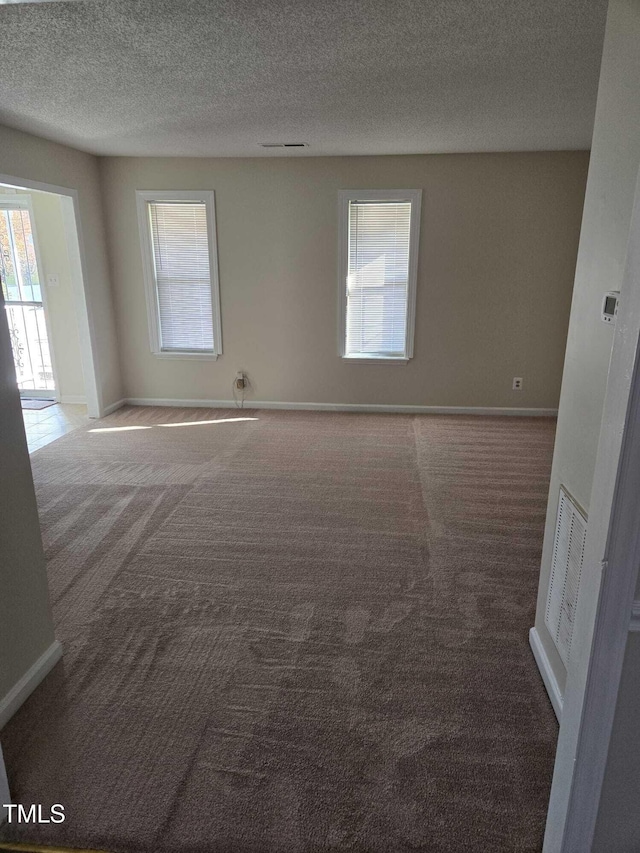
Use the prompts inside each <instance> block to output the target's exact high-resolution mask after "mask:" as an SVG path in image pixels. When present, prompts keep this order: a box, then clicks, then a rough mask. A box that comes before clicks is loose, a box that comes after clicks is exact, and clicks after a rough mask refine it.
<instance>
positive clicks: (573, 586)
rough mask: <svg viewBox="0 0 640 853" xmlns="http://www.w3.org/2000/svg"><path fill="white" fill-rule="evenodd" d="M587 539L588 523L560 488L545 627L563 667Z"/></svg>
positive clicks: (569, 648) (569, 653)
mask: <svg viewBox="0 0 640 853" xmlns="http://www.w3.org/2000/svg"><path fill="white" fill-rule="evenodd" d="M586 536H587V519H586V518H585V517H584V515H583V514H582V512H581V511H580V510H579V509H578V507H577V506H576V504H575V503H574V501H573V500H572V499H571V497H570V496H569V495H568V494H567V492H566V491H565V490H564V488H563V487H562V486H560V501H559V503H558V518H557V520H556V535H555V540H554V543H553V559H552V563H551V579H550V580H549V594H548V598H547V610H546V614H545V623H546V625H547V628H548V629H549V633H550V634H551V636H552V637H553V639H554V640H555V644H556V647H557V649H558V653H559V654H560V657H561V658H562V662H563V663H564V665H565V666H567V665H568V663H569V657H570V655H571V640H572V638H573V625H574V620H575V613H576V605H577V603H578V591H579V589H580V578H581V577H582V563H583V561H584V543H585V539H586Z"/></svg>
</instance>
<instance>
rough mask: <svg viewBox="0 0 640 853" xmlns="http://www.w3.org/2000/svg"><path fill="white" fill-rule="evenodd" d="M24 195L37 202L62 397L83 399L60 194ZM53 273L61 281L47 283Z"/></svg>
mask: <svg viewBox="0 0 640 853" xmlns="http://www.w3.org/2000/svg"><path fill="white" fill-rule="evenodd" d="M20 195H28V196H29V197H30V198H31V203H32V205H33V216H34V220H35V226H36V235H37V239H38V248H39V251H40V261H41V265H42V269H41V270H40V280H41V282H42V289H43V291H46V293H45V298H46V311H47V322H48V324H49V330H50V334H51V340H50V342H49V343H50V346H51V350H52V352H53V358H54V362H55V372H56V380H57V383H58V388H57V392H58V395H59V399H60V400H61V401H62V402H63V403H64V402H65V401H66V402H83V401H84V398H85V388H84V377H83V375H82V355H81V353H80V337H79V333H78V320H77V317H76V306H75V298H74V292H73V280H72V273H71V263H70V260H69V252H68V250H67V236H66V233H65V225H64V219H63V217H62V209H61V207H60V198H59V197H58V196H56V195H52V194H51V193H39V192H33V191H32V192H29V193H25V192H23V191H21V192H20ZM52 273H54V274H56V275H57V276H58V279H59V282H60V283H59V284H58V285H57V286H55V287H49V286H48V284H47V276H48V275H50V274H52Z"/></svg>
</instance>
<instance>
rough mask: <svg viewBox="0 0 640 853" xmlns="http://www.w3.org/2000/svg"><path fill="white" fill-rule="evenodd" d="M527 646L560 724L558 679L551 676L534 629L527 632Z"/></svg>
mask: <svg viewBox="0 0 640 853" xmlns="http://www.w3.org/2000/svg"><path fill="white" fill-rule="evenodd" d="M529 645H530V646H531V651H532V652H533V656H534V658H535V659H536V663H537V664H538V669H539V670H540V675H541V676H542V680H543V682H544V686H545V687H546V689H547V693H548V694H549V699H550V700H551V704H552V705H553V710H554V711H555V712H556V717H557V718H558V722H560V719H561V717H562V693H561V692H560V685H559V684H558V679H557V678H556V677H555V675H554V674H553V669H552V668H551V663H550V662H549V658H548V657H547V653H546V652H545V650H544V646H543V645H542V642H541V640H540V635H539V634H538V631H537V630H536V629H535V628H532V629H531V630H530V631H529Z"/></svg>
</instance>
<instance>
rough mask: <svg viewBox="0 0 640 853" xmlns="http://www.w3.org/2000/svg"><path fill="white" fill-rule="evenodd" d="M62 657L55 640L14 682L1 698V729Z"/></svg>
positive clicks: (60, 649)
mask: <svg viewBox="0 0 640 853" xmlns="http://www.w3.org/2000/svg"><path fill="white" fill-rule="evenodd" d="M61 657H62V646H61V645H60V643H59V642H58V641H57V640H54V642H53V643H51V645H50V646H49V648H48V649H47V650H46V652H45V653H44V654H42V655H40V657H39V658H38V660H37V661H36V662H35V663H34V664H33V666H31V667H29V669H28V670H27V671H26V672H25V674H24V675H23V676H22V678H21V679H20V680H19V681H18V682H17V684H14V686H13V687H12V688H11V690H10V691H9V692H8V693H7V695H6V696H4V698H2V699H0V729H2V728H3V727H4V726H5V725H6V724H7V722H8V721H9V720H10V719H11V717H12V716H13V715H14V714H15V712H16V711H17V710H18V708H19V707H20V706H21V705H22V703H23V702H25V701H26V700H27V699H28V698H29V696H30V695H31V694H32V693H33V691H34V690H35V689H36V687H37V686H38V685H39V684H40V682H41V681H42V680H43V679H44V678H45V676H47V675H48V674H49V673H50V672H51V670H52V669H53V667H54V666H55V665H56V664H57V663H58V661H59V660H60V658H61Z"/></svg>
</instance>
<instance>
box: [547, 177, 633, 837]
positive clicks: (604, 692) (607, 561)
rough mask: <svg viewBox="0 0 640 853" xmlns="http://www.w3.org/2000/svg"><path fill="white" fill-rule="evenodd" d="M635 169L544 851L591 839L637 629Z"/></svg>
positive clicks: (593, 834) (593, 833)
mask: <svg viewBox="0 0 640 853" xmlns="http://www.w3.org/2000/svg"><path fill="white" fill-rule="evenodd" d="M639 517H640V179H639V181H638V183H637V184H636V193H635V200H634V206H633V215H632V219H631V227H630V233H629V242H628V246H627V259H626V264H625V273H624V278H623V283H622V286H621V295H620V306H619V311H618V318H617V323H616V329H615V332H614V339H613V346H612V350H611V361H610V365H609V375H608V380H607V390H606V395H605V403H604V412H603V418H602V426H601V431H600V440H599V443H598V451H597V456H596V466H595V474H594V481H593V489H592V494H591V507H590V512H589V525H588V528H587V540H586V545H585V558H584V569H583V578H584V580H583V583H582V585H581V589H580V594H579V598H578V603H577V612H576V620H575V628H574V636H573V641H572V644H571V652H572V654H571V659H570V662H569V668H568V671H567V684H566V688H565V694H564V705H563V709H562V717H561V722H560V733H559V736H558V747H557V751H556V762H555V768H554V775H553V782H552V786H551V798H550V802H549V811H548V814H547V826H546V832H545V840H544V847H543V853H588V851H590V850H591V849H592V846H593V841H594V836H595V830H596V822H597V816H598V809H599V805H600V798H601V794H602V787H603V783H604V778H605V770H606V764H607V758H608V755H609V745H610V741H611V734H612V731H613V722H614V715H615V711H616V706H617V699H618V691H619V688H620V680H621V676H622V668H623V661H624V654H625V650H626V647H627V640H628V637H629V633H630V632H631V631H638V630H640V598H636V595H637V594H638V593H636V589H637V583H638V567H639V566H640V526H639V525H638V518H639Z"/></svg>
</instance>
